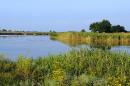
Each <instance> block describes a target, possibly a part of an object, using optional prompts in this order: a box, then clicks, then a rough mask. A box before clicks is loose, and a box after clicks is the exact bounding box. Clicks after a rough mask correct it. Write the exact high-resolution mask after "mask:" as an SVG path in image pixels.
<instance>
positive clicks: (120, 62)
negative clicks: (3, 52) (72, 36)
mask: <svg viewBox="0 0 130 86" xmlns="http://www.w3.org/2000/svg"><path fill="white" fill-rule="evenodd" d="M129 65H130V55H128V54H126V53H112V52H109V51H103V50H98V49H96V50H89V49H80V50H72V51H70V52H68V53H66V54H62V55H55V56H48V57H44V58H38V59H35V60H33V59H31V58H25V57H24V56H19V59H18V60H17V61H10V60H8V59H4V57H2V56H1V59H0V69H1V70H0V84H1V85H2V86H7V85H11V86H33V85H37V86H41V85H42V86H86V85H87V86H93V85H94V86H108V85H109V86H129V85H130V66H129Z"/></svg>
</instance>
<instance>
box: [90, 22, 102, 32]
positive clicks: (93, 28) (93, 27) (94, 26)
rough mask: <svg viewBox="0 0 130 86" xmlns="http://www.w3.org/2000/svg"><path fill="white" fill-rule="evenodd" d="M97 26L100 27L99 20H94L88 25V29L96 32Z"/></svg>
mask: <svg viewBox="0 0 130 86" xmlns="http://www.w3.org/2000/svg"><path fill="white" fill-rule="evenodd" d="M99 28H100V24H99V22H95V23H92V24H91V25H90V27H89V30H91V31H92V32H98V31H99Z"/></svg>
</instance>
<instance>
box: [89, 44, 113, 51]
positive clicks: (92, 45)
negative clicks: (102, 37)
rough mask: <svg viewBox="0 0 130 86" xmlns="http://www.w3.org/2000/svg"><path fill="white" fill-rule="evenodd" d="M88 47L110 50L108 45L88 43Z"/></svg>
mask: <svg viewBox="0 0 130 86" xmlns="http://www.w3.org/2000/svg"><path fill="white" fill-rule="evenodd" d="M90 48H92V49H95V48H98V49H102V50H110V49H111V46H110V45H102V44H90Z"/></svg>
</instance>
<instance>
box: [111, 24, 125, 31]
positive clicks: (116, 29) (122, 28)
mask: <svg viewBox="0 0 130 86" xmlns="http://www.w3.org/2000/svg"><path fill="white" fill-rule="evenodd" d="M111 32H127V31H126V30H125V27H124V26H120V25H115V26H112V28H111Z"/></svg>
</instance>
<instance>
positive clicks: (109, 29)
mask: <svg viewBox="0 0 130 86" xmlns="http://www.w3.org/2000/svg"><path fill="white" fill-rule="evenodd" d="M89 30H91V31H92V32H99V33H102V32H106V33H115V32H127V30H125V27H124V26H121V25H112V24H111V23H110V21H108V20H102V21H100V22H94V23H92V24H90V27H89Z"/></svg>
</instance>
